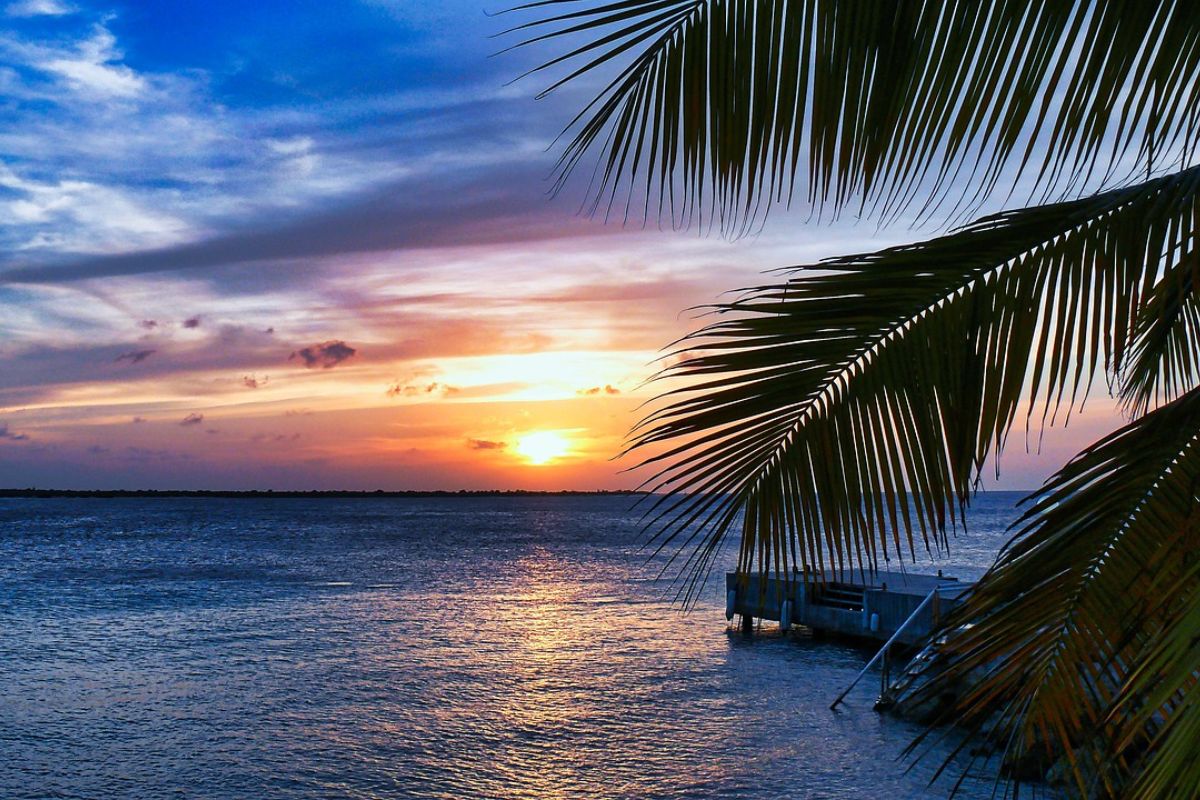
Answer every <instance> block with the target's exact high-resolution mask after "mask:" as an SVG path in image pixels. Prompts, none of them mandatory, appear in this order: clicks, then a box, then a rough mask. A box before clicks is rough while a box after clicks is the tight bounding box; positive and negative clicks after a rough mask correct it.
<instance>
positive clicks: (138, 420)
mask: <svg viewBox="0 0 1200 800" xmlns="http://www.w3.org/2000/svg"><path fill="white" fill-rule="evenodd" d="M129 421H130V423H131V424H133V425H141V424H142V423H143V422H145V421H146V418H145V417H134V418H133V419H131V420H129Z"/></svg>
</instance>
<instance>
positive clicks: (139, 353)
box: [113, 350, 158, 364]
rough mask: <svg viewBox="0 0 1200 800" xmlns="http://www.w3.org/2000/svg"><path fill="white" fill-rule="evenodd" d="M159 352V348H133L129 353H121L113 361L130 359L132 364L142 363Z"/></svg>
mask: <svg viewBox="0 0 1200 800" xmlns="http://www.w3.org/2000/svg"><path fill="white" fill-rule="evenodd" d="M157 352H158V351H157V350H131V351H130V352H128V353H121V355H119V356H117V357H116V358H114V359H113V361H128V362H129V363H130V364H140V363H142V362H143V361H145V360H146V359H147V358H149V357H150V356H152V355H154V354H155V353H157Z"/></svg>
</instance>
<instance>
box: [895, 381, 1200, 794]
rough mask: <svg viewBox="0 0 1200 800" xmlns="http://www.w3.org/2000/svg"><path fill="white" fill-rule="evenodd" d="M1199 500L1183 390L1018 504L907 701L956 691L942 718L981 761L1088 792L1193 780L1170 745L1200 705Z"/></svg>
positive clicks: (1189, 766) (1198, 424)
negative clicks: (1061, 768) (1064, 778)
mask: <svg viewBox="0 0 1200 800" xmlns="http://www.w3.org/2000/svg"><path fill="white" fill-rule="evenodd" d="M1198 492H1200V389H1193V390H1192V391H1190V392H1189V393H1187V394H1185V395H1184V396H1182V397H1181V398H1179V399H1178V400H1176V401H1175V402H1173V403H1171V404H1168V405H1166V406H1163V407H1161V408H1159V409H1157V410H1155V411H1153V412H1151V413H1149V414H1147V415H1146V416H1144V417H1142V418H1140V419H1138V420H1136V421H1135V422H1133V423H1130V424H1129V425H1127V426H1126V427H1124V428H1122V429H1120V430H1118V431H1116V432H1115V433H1113V434H1111V435H1109V436H1108V437H1106V438H1105V439H1103V440H1101V441H1100V442H1098V443H1096V444H1095V445H1093V446H1092V447H1090V448H1088V449H1087V450H1085V451H1084V452H1083V453H1081V454H1080V455H1079V456H1077V457H1076V458H1075V459H1074V460H1072V461H1071V462H1070V463H1069V464H1068V465H1067V466H1066V467H1064V468H1063V469H1062V470H1061V471H1060V472H1059V473H1058V474H1057V475H1055V476H1054V477H1053V478H1052V479H1051V480H1050V481H1049V482H1048V483H1047V485H1046V486H1045V487H1044V488H1043V489H1042V490H1041V491H1039V492H1038V493H1037V494H1035V495H1033V496H1032V497H1031V498H1030V499H1029V502H1030V503H1031V506H1030V507H1029V509H1028V510H1027V511H1026V513H1025V514H1024V516H1023V517H1022V519H1021V521H1020V522H1019V523H1018V526H1019V528H1020V531H1019V533H1018V534H1017V536H1016V537H1015V538H1014V540H1013V541H1012V542H1011V543H1010V544H1009V545H1008V547H1007V548H1006V549H1005V550H1004V552H1003V553H1002V554H1001V557H1000V558H999V559H998V561H997V563H996V566H995V567H993V569H992V570H990V571H989V573H988V574H987V575H986V576H985V578H984V579H983V580H982V581H980V583H979V584H977V585H976V587H975V590H974V592H973V593H972V595H971V596H970V598H969V600H968V602H967V604H966V605H965V606H964V607H962V608H960V609H959V610H957V611H956V613H955V614H954V615H952V617H951V619H950V620H949V621H948V628H947V634H946V637H945V639H944V640H943V641H942V642H941V643H939V644H938V645H937V646H936V648H935V652H936V657H935V658H934V659H933V660H932V661H931V662H930V664H931V666H930V667H929V668H928V669H927V672H926V674H925V675H924V676H923V679H924V680H923V685H921V687H920V688H919V689H918V690H916V691H915V692H914V693H913V695H912V696H911V697H910V698H909V699H908V701H907V702H908V703H909V704H910V705H916V704H918V703H921V702H925V701H928V700H930V699H931V698H937V697H941V696H946V695H947V694H951V695H953V694H956V693H957V694H958V698H957V701H956V702H955V703H954V704H953V706H952V707H951V708H949V709H947V711H946V712H945V717H946V719H947V720H948V721H953V722H955V723H956V724H958V725H960V726H962V727H964V728H966V729H968V730H971V731H974V732H976V733H978V732H980V731H981V730H985V729H986V731H987V736H986V737H984V748H985V752H996V751H1003V752H1004V753H1005V756H1006V758H1007V759H1008V760H1009V761H1010V762H1014V761H1020V760H1022V759H1025V758H1029V757H1031V756H1032V757H1035V758H1040V759H1041V760H1042V761H1043V762H1045V763H1050V762H1053V761H1055V760H1057V759H1059V758H1063V759H1064V763H1065V764H1066V765H1067V767H1068V768H1067V770H1066V772H1067V775H1068V777H1069V778H1070V779H1071V780H1072V781H1073V782H1074V784H1075V786H1076V788H1077V789H1078V791H1079V792H1080V794H1081V795H1082V796H1084V797H1089V796H1095V794H1096V793H1097V792H1098V791H1099V790H1103V791H1100V792H1099V793H1100V794H1101V795H1102V796H1112V795H1116V794H1120V792H1121V790H1122V789H1125V790H1127V789H1128V785H1127V784H1128V782H1129V778H1128V776H1129V775H1131V774H1132V775H1135V776H1139V775H1140V777H1138V778H1137V779H1138V780H1140V781H1143V782H1156V783H1158V784H1159V785H1160V786H1161V785H1170V781H1172V780H1175V779H1176V778H1180V777H1183V776H1186V775H1195V774H1196V766H1195V764H1194V763H1186V762H1194V760H1195V759H1193V758H1187V759H1183V760H1181V759H1180V757H1179V756H1180V752H1179V749H1180V748H1184V749H1187V748H1189V747H1190V748H1194V746H1195V742H1196V741H1197V740H1196V739H1195V738H1189V737H1192V736H1193V734H1194V733H1195V732H1196V731H1197V728H1196V727H1195V726H1196V723H1195V719H1194V717H1195V713H1194V711H1193V712H1192V713H1190V714H1188V713H1182V712H1184V711H1185V710H1187V709H1189V708H1191V707H1192V706H1195V705H1196V704H1197V703H1200V691H1198V690H1197V689H1196V682H1197V675H1196V672H1195V670H1196V669H1197V666H1198V664H1200V662H1198V661H1197V655H1198V654H1200V643H1198V641H1197V636H1198V632H1200V627H1196V624H1195V623H1196V621H1197V614H1200V591H1198V590H1200V567H1198V564H1197V553H1198V551H1197V544H1198V542H1200V524H1198V523H1200V517H1198V516H1197V508H1200V506H1198V505H1197V500H1198V499H1200V497H1198V494H1197V493H1198ZM1164 781H1166V782H1167V783H1166V784H1163V782H1164ZM1197 785H1198V784H1197V783H1196V782H1195V781H1193V782H1191V783H1186V784H1179V786H1187V787H1188V791H1189V792H1190V791H1193V790H1194V788H1195V787H1196V786H1197ZM1131 796H1135V797H1141V796H1145V795H1142V794H1139V793H1137V792H1134V793H1133V794H1132V795H1131ZM1153 796H1156V797H1158V796H1162V797H1172V796H1179V797H1183V796H1191V795H1190V794H1186V793H1185V794H1177V795H1172V794H1170V793H1169V792H1168V793H1159V794H1154V795H1153Z"/></svg>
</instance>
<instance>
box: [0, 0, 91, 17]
mask: <svg viewBox="0 0 1200 800" xmlns="http://www.w3.org/2000/svg"><path fill="white" fill-rule="evenodd" d="M75 11H76V8H75V6H72V5H69V4H68V3H64V2H62V0H17V2H14V3H9V4H8V5H7V6H6V7H5V8H4V13H5V14H7V15H8V16H10V17H61V16H64V15H66V14H73V13H75Z"/></svg>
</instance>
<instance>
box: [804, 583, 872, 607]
mask: <svg viewBox="0 0 1200 800" xmlns="http://www.w3.org/2000/svg"><path fill="white" fill-rule="evenodd" d="M863 598H864V592H863V588H862V587H861V586H852V585H850V584H847V583H827V584H825V585H824V586H819V587H817V588H816V590H815V591H814V592H813V598H812V602H813V604H814V605H821V606H829V607H830V608H840V609H843V610H845V611H862V610H863Z"/></svg>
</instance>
